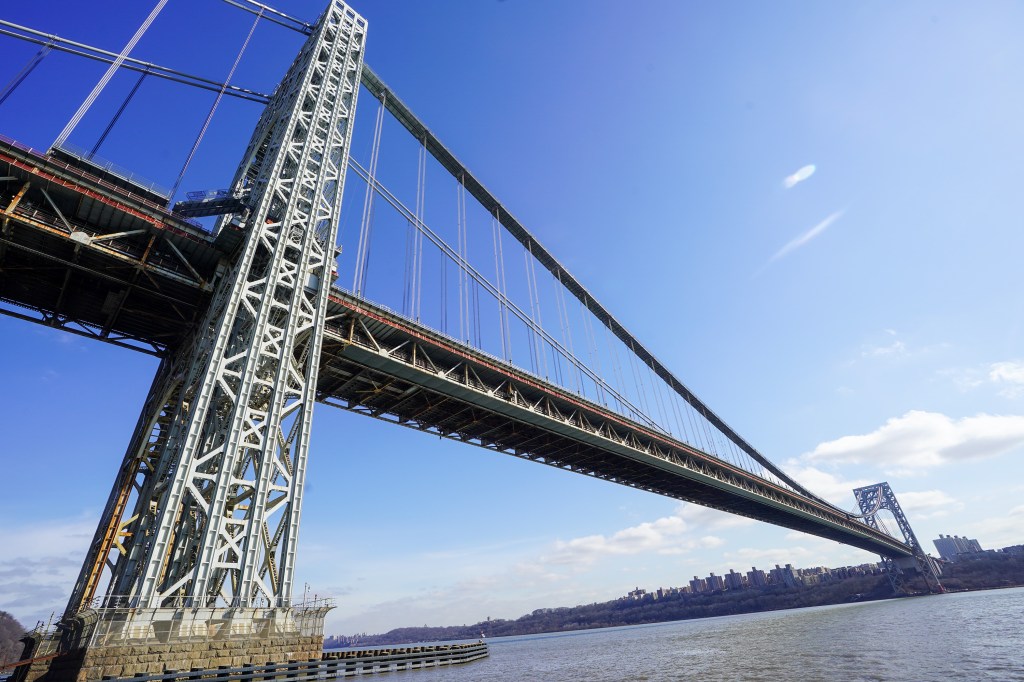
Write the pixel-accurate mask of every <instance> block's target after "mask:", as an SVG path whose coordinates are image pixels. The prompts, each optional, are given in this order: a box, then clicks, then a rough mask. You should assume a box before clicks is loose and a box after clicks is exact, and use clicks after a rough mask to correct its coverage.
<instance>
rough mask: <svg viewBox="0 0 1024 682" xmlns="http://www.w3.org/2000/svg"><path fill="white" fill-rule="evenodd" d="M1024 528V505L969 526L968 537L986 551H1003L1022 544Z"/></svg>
mask: <svg viewBox="0 0 1024 682" xmlns="http://www.w3.org/2000/svg"><path fill="white" fill-rule="evenodd" d="M1021 528H1024V505H1019V506H1016V507H1012V508H1010V509H1008V510H1007V511H1006V512H1005V513H1003V514H1000V515H998V516H994V517H991V518H987V519H982V520H980V521H976V522H974V523H968V524H967V531H968V536H969V537H972V538H976V539H977V540H978V542H979V543H980V544H981V546H982V547H983V548H985V549H1002V548H1003V547H1008V546H1010V545H1019V544H1021V541H1022V538H1021Z"/></svg>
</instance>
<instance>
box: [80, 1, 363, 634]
mask: <svg viewBox="0 0 1024 682" xmlns="http://www.w3.org/2000/svg"><path fill="white" fill-rule="evenodd" d="M365 37H366V22H365V21H364V20H363V19H362V18H361V17H360V16H359V15H357V14H356V13H355V12H353V11H352V10H351V9H349V8H348V7H347V6H346V5H345V4H343V3H342V2H340V1H337V0H334V1H332V2H331V4H330V5H329V6H328V8H327V10H326V11H325V13H324V15H323V17H321V19H320V21H319V22H318V24H317V27H316V29H315V30H314V31H313V33H312V35H311V36H310V38H309V39H308V40H307V42H306V44H305V45H304V46H303V48H302V49H301V50H300V52H299V55H298V57H297V58H296V60H295V62H294V63H293V64H292V66H291V68H290V69H289V71H288V73H287V74H286V75H285V77H284V79H283V80H282V82H281V84H280V85H279V86H278V88H277V90H276V92H275V94H274V96H273V98H272V100H271V102H270V103H269V104H268V106H267V108H266V110H265V111H264V112H263V115H262V116H261V118H260V121H259V123H258V124H257V127H256V131H255V132H254V134H253V137H252V140H251V142H250V144H249V147H248V149H247V151H246V154H245V157H244V158H243V161H242V163H241V165H240V166H239V169H238V171H237V173H236V175H235V179H234V181H233V183H232V187H231V191H232V192H235V193H238V194H242V193H246V192H248V193H249V194H250V196H251V197H252V199H251V200H250V205H251V213H250V214H249V215H248V217H247V219H246V224H245V230H246V234H245V244H244V246H243V248H242V249H241V252H240V254H239V255H238V256H237V259H236V260H235V262H234V264H233V265H232V267H231V269H230V271H228V272H227V273H225V274H224V275H223V277H222V278H221V279H220V280H219V281H218V282H216V284H215V291H214V294H213V299H212V302H211V304H210V306H209V308H208V310H207V312H206V314H205V316H204V317H203V319H202V321H201V322H200V323H199V325H198V326H197V328H196V330H195V332H194V333H193V334H192V336H191V337H190V338H188V339H186V340H185V342H184V343H183V344H182V345H181V347H180V348H179V349H178V350H177V352H175V353H173V354H172V355H170V356H169V357H167V358H165V360H164V361H163V363H162V365H161V368H160V371H159V373H158V375H157V378H156V380H155V382H154V384H153V388H152V389H151V392H150V396H149V400H148V402H147V407H146V409H145V411H144V412H143V415H142V417H141V418H140V421H139V424H138V427H137V429H136V432H135V436H134V437H133V440H132V443H131V446H130V448H129V450H128V452H127V454H126V456H125V460H124V464H123V465H122V467H121V469H120V471H119V475H118V479H117V482H116V483H115V485H114V489H113V491H112V492H111V496H110V500H109V502H108V504H107V507H106V509H105V511H104V516H103V519H102V520H101V522H100V526H99V528H98V530H97V533H96V536H95V537H94V540H93V543H92V545H91V546H90V550H89V554H88V557H87V559H86V562H85V564H84V566H83V569H82V572H81V575H80V577H79V580H78V582H77V583H76V586H75V590H74V593H73V595H72V598H71V601H70V602H69V605H68V612H67V615H68V616H71V615H74V613H76V612H77V611H78V610H79V609H80V608H82V607H83V606H86V605H87V604H88V603H89V601H90V599H91V598H92V596H93V594H94V592H95V590H96V589H97V587H98V584H99V574H100V573H101V571H102V569H103V566H104V565H105V564H108V563H109V564H110V565H112V575H111V578H110V587H109V590H108V592H109V595H110V597H111V600H112V601H113V602H114V603H118V604H121V603H124V602H127V603H128V604H130V605H138V606H142V607H161V606H198V605H235V606H288V605H290V600H291V588H292V575H293V571H294V558H295V546H296V541H297V533H298V526H299V517H300V508H301V500H302V488H303V481H304V476H305V470H306V457H307V451H308V444H309V431H310V422H311V419H312V407H313V401H314V397H315V386H316V380H317V370H318V362H319V357H320V346H321V340H322V334H321V330H322V329H323V325H324V319H325V317H326V307H327V297H328V292H329V288H330V282H331V281H332V279H333V267H334V257H335V253H334V249H335V239H336V236H337V226H338V216H339V212H340V205H341V199H342V194H343V184H344V179H345V168H346V159H347V156H348V151H349V143H350V137H351V133H352V127H353V116H354V114H355V105H356V99H357V95H358V91H359V76H360V73H361V69H362V61H363V45H364V41H365ZM232 220H233V218H232V217H231V216H225V217H223V218H222V219H221V222H220V229H228V226H229V225H231V224H232Z"/></svg>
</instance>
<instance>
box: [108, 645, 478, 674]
mask: <svg viewBox="0 0 1024 682" xmlns="http://www.w3.org/2000/svg"><path fill="white" fill-rule="evenodd" d="M487 656H488V650H487V644H485V643H484V642H476V643H473V644H439V645H435V646H417V647H404V648H392V649H361V650H357V651H332V652H328V653H325V654H324V655H323V657H322V658H321V659H320V660H317V659H311V660H309V661H289V662H287V663H268V664H266V665H251V664H246V665H241V666H235V667H233V666H220V667H218V668H213V669H199V668H193V669H191V670H166V671H164V672H163V673H153V674H137V675H134V676H130V677H117V676H111V675H104V676H103V680H106V681H121V680H125V681H127V680H131V681H132V682H151V681H152V682H155V681H157V680H160V681H163V682H179V681H181V682H184V681H185V680H207V682H236V681H241V680H279V679H287V680H295V681H296V682H300V681H301V680H335V679H343V678H346V677H355V676H356V675H372V674H375V673H386V672H397V671H401V670H419V669H421V668H434V667H438V666H445V665H459V664H462V663H470V662H471V661H477V660H480V659H482V658H486V657H487Z"/></svg>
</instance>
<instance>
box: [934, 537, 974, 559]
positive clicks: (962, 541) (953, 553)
mask: <svg viewBox="0 0 1024 682" xmlns="http://www.w3.org/2000/svg"><path fill="white" fill-rule="evenodd" d="M932 543H933V544H934V545H935V549H936V550H938V552H939V556H941V557H942V558H943V559H945V560H946V561H956V560H957V557H958V556H959V555H960V554H973V553H974V552H983V551H984V550H983V549H982V548H981V544H980V543H979V542H978V541H977V540H972V539H970V538H962V537H960V536H959V535H954V536H952V537H950V536H948V535H939V538H938V539H937V540H932Z"/></svg>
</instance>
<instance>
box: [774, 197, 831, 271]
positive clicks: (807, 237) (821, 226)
mask: <svg viewBox="0 0 1024 682" xmlns="http://www.w3.org/2000/svg"><path fill="white" fill-rule="evenodd" d="M845 212H846V211H845V209H843V210H839V211H836V212H835V213H832V214H830V215H829V216H828V217H826V218H825V219H824V220H822V221H821V222H820V223H818V224H817V225H815V226H814V227H812V228H811V229H809V230H807V231H806V232H804V233H803V234H801V235H800V236H799V237H797V238H796V239H794V240H793V241H791V242H789V243H788V244H786V245H785V246H783V247H782V248H781V249H779V250H778V251H776V252H775V254H774V255H773V256H772V257H771V258H769V259H768V263H774V262H775V261H777V260H779V259H780V258H784V257H785V256H787V255H789V254H790V253H792V252H793V251H796V250H797V249H799V248H800V247H802V246H805V245H807V244H808V243H809V242H810V241H811V240H812V239H814V238H815V237H818V236H819V235H821V233H822V232H824V231H825V230H827V229H828V228H829V226H830V225H832V223H834V222H835V221H837V220H839V219H840V218H842V217H843V213H845ZM768 263H766V264H765V267H767V265H768ZM762 269H764V268H762Z"/></svg>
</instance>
